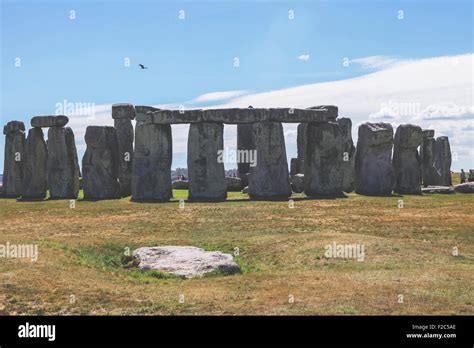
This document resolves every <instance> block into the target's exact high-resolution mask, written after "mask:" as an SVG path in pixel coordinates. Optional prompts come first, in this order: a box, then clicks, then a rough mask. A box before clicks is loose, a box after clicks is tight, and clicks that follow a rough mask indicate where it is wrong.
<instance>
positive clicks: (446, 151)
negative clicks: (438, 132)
mask: <svg viewBox="0 0 474 348" xmlns="http://www.w3.org/2000/svg"><path fill="white" fill-rule="evenodd" d="M435 153H436V158H435V164H434V166H435V168H436V169H437V170H438V172H439V174H440V181H439V185H442V186H451V185H452V180H451V147H450V146H449V139H448V137H438V138H436V150H435Z"/></svg>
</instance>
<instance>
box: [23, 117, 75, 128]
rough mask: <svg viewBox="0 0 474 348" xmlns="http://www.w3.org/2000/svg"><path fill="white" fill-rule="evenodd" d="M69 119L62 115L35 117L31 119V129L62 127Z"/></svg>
mask: <svg viewBox="0 0 474 348" xmlns="http://www.w3.org/2000/svg"><path fill="white" fill-rule="evenodd" d="M68 122H69V118H68V117H67V116H64V115H58V116H35V117H33V118H32V119H31V127H64V126H65V125H67V123H68Z"/></svg>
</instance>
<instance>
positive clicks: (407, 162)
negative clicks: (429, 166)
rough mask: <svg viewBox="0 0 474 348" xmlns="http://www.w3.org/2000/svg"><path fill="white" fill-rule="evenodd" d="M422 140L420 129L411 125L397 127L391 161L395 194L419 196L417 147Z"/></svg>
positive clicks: (419, 182) (419, 178)
mask: <svg viewBox="0 0 474 348" xmlns="http://www.w3.org/2000/svg"><path fill="white" fill-rule="evenodd" d="M422 140H423V137H422V131H421V128H420V127H418V126H414V125H411V124H401V125H399V126H398V128H397V131H396V132H395V139H394V141H393V160H392V166H393V171H394V174H395V188H394V191H395V192H396V193H399V194H411V195H420V194H421V159H420V156H419V154H418V146H420V144H421V143H422Z"/></svg>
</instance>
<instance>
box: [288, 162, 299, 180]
mask: <svg viewBox="0 0 474 348" xmlns="http://www.w3.org/2000/svg"><path fill="white" fill-rule="evenodd" d="M299 173H300V168H299V161H298V158H292V159H291V160H290V176H291V177H293V176H294V175H296V174H299Z"/></svg>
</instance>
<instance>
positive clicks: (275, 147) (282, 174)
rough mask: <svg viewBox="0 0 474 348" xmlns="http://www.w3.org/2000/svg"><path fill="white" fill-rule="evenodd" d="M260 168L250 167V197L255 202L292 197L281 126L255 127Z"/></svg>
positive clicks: (258, 165)
mask: <svg viewBox="0 0 474 348" xmlns="http://www.w3.org/2000/svg"><path fill="white" fill-rule="evenodd" d="M253 139H254V144H255V149H256V150H257V161H256V162H257V164H256V166H255V167H250V175H249V178H248V180H249V185H248V186H249V196H250V198H251V199H254V200H286V199H288V197H290V195H291V186H290V178H289V173H288V162H287V160H286V149H285V138H284V135H283V127H282V125H281V123H278V122H257V123H255V124H254V125H253Z"/></svg>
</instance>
